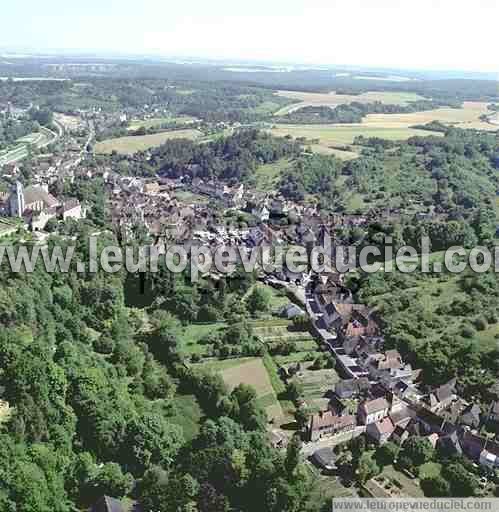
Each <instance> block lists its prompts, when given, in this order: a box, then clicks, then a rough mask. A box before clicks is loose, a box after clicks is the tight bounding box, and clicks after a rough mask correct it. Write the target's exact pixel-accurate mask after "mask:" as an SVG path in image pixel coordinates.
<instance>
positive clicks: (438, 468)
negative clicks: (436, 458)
mask: <svg viewBox="0 0 499 512" xmlns="http://www.w3.org/2000/svg"><path fill="white" fill-rule="evenodd" d="M441 473H442V464H439V463H438V462H427V463H426V464H423V465H422V466H421V467H420V468H419V478H420V479H423V478H431V477H436V476H440V475H441Z"/></svg>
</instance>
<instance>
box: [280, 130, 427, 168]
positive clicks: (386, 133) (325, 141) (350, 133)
mask: <svg viewBox="0 0 499 512" xmlns="http://www.w3.org/2000/svg"><path fill="white" fill-rule="evenodd" d="M271 132H272V134H273V135H277V136H279V137H284V136H286V135H291V136H292V137H294V138H297V137H304V138H305V139H307V140H310V141H312V140H316V139H317V140H318V144H315V147H316V148H317V146H320V147H321V148H323V152H333V153H335V154H337V155H340V154H341V153H343V152H339V151H338V150H335V148H334V146H338V145H345V144H346V145H349V144H352V143H353V141H354V139H355V137H358V136H359V135H363V136H364V137H380V138H383V139H388V140H405V139H408V138H409V137H414V136H416V135H421V136H425V135H431V134H432V133H431V132H428V131H426V130H416V129H413V128H409V126H397V125H395V126H394V125H390V123H386V125H385V126H380V125H368V124H364V123H359V124H322V125H319V124H302V125H300V124H277V125H275V126H274V127H273V128H272V130H271ZM332 150H335V151H332ZM344 156H345V157H346V158H350V159H352V158H355V157H356V156H357V155H356V154H355V152H354V151H351V150H350V148H349V151H347V152H346V153H345V155H344Z"/></svg>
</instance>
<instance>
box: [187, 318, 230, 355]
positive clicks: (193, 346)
mask: <svg viewBox="0 0 499 512" xmlns="http://www.w3.org/2000/svg"><path fill="white" fill-rule="evenodd" d="M223 327H225V324H223V323H221V322H217V323H212V324H189V325H187V326H186V327H185V328H184V330H183V331H182V335H181V337H180V339H181V345H180V346H181V349H182V350H183V351H185V352H186V353H187V354H189V355H192V354H199V355H203V354H205V353H206V350H207V348H208V347H209V345H203V344H201V343H199V342H200V341H201V340H202V339H203V338H206V337H207V336H208V335H209V334H211V333H215V332H218V331H220V329H222V328H223Z"/></svg>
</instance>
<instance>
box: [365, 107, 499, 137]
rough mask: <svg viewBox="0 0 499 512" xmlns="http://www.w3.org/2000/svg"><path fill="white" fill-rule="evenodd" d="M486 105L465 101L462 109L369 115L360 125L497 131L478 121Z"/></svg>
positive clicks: (484, 111) (485, 109)
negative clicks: (436, 124)
mask: <svg viewBox="0 0 499 512" xmlns="http://www.w3.org/2000/svg"><path fill="white" fill-rule="evenodd" d="M487 105H488V103H485V102H480V101H465V102H464V103H463V107H462V108H438V109H436V110H426V111H424V112H412V113H410V114H369V115H367V116H366V118H365V119H364V120H363V122H362V123H361V124H362V125H366V126H372V127H387V126H392V127H394V128H395V127H399V128H402V127H409V126H414V125H418V124H426V123H429V122H431V121H440V122H441V123H443V124H446V125H449V126H451V125H452V126H456V127H458V128H474V129H477V130H492V131H493V130H497V126H494V125H493V124H491V123H487V122H484V121H481V120H480V116H482V115H484V114H487V113H488V112H489V111H488V109H487Z"/></svg>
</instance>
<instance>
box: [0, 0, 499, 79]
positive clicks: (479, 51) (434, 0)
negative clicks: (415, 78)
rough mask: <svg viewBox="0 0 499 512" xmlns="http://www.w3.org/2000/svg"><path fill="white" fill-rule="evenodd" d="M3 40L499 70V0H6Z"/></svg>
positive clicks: (3, 43)
mask: <svg viewBox="0 0 499 512" xmlns="http://www.w3.org/2000/svg"><path fill="white" fill-rule="evenodd" d="M2 4H3V5H2V6H1V9H0V13H1V14H0V21H1V25H0V27H1V29H0V47H18V48H20V47H25V48H31V49H38V50H39V51H44V50H47V49H81V50H101V51H112V52H122V53H137V54H144V53H154V54H161V55H165V56H199V57H211V58H231V59H254V60H268V61H270V60H281V61H290V62H303V63H316V64H352V65H370V66H392V67H405V68H427V69H465V70H476V71H499V52H498V47H499V33H498V30H497V23H498V20H499V0H244V1H241V0H230V1H229V0H211V1H210V0H174V1H172V0H84V1H79V0H78V1H75V0H42V1H41V0H3V1H2Z"/></svg>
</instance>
